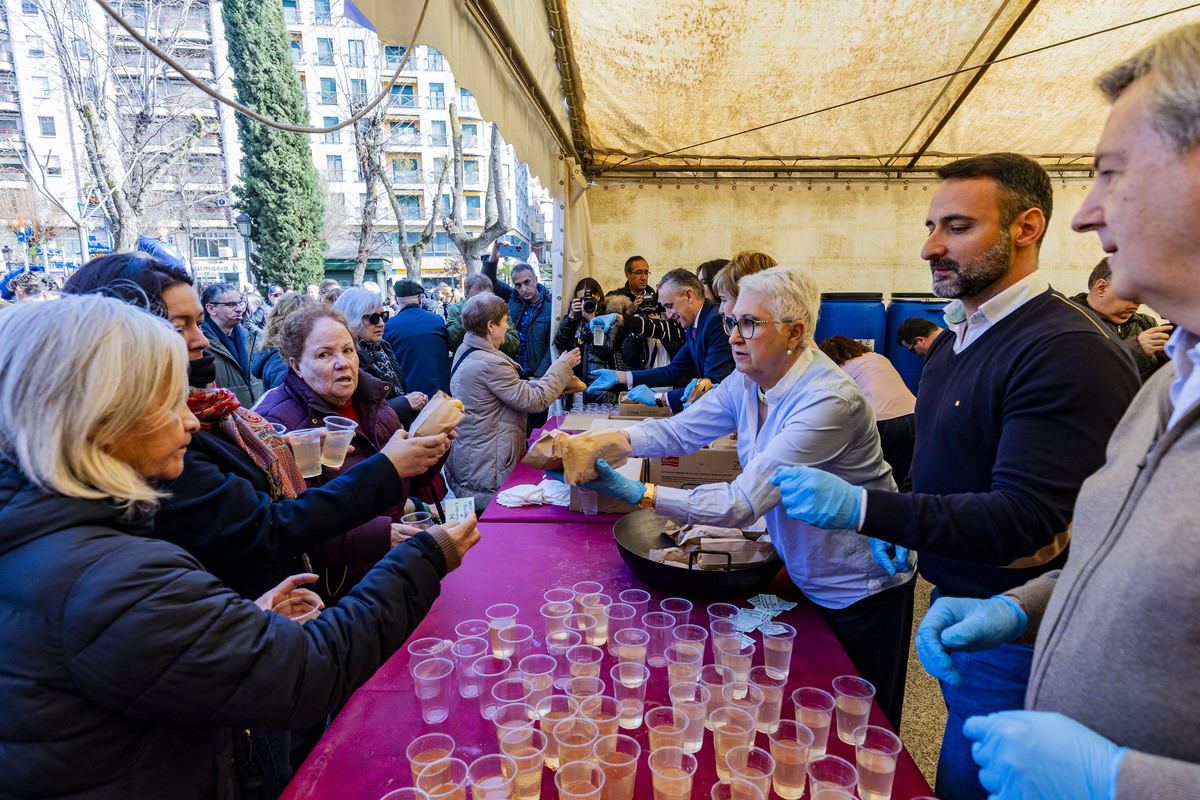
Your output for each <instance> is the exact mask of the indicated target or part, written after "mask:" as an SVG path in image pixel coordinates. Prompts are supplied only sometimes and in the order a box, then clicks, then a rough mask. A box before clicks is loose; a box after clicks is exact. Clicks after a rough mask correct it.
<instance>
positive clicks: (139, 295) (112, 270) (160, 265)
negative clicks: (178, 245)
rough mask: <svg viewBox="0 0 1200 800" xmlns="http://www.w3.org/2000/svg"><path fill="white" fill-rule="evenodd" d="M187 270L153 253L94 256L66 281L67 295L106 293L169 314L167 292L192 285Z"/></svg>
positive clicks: (152, 310) (151, 311) (153, 310)
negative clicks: (164, 298)
mask: <svg viewBox="0 0 1200 800" xmlns="http://www.w3.org/2000/svg"><path fill="white" fill-rule="evenodd" d="M191 285H192V276H191V275H189V274H188V273H187V271H186V270H184V269H182V268H180V267H177V266H175V265H174V264H168V263H167V262H166V261H163V260H162V259H161V258H158V257H156V256H152V255H150V254H149V253H142V252H137V251H131V252H126V253H113V254H112V255H107V256H100V257H99V258H93V259H92V260H91V261H89V262H88V263H86V264H84V265H83V266H82V267H80V268H79V271H78V272H76V273H75V274H74V275H72V276H71V277H70V278H68V279H67V282H66V283H65V284H63V291H64V292H65V293H67V294H103V295H106V296H108V297H115V298H117V299H118V300H122V301H124V302H126V303H129V304H131V305H135V306H138V307H140V308H145V309H146V310H148V311H149V312H150V313H152V314H157V315H158V316H160V317H166V316H167V307H166V303H164V302H163V292H165V291H166V290H167V289H170V288H171V287H172V286H191Z"/></svg>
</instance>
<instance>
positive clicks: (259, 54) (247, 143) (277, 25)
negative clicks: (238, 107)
mask: <svg viewBox="0 0 1200 800" xmlns="http://www.w3.org/2000/svg"><path fill="white" fill-rule="evenodd" d="M222 18H223V19H224V21H225V34H226V40H227V41H228V44H229V63H230V66H232V67H233V87H234V89H235V90H237V96H238V100H239V101H241V102H242V103H243V104H244V105H246V106H247V107H249V108H251V109H253V110H254V111H256V112H258V113H259V114H262V115H263V116H265V117H268V118H270V119H274V120H278V121H280V122H286V123H291V124H296V125H308V124H309V118H308V108H307V107H306V106H305V104H304V93H303V91H302V89H301V88H300V78H299V76H298V75H297V73H296V68H295V67H294V66H293V65H292V57H291V54H290V52H289V47H290V46H291V45H290V37H289V36H288V32H287V26H286V25H285V24H284V20H283V4H282V3H280V2H279V0H225V2H224V4H223V8H222ZM237 126H238V138H239V139H240V140H241V144H242V185H241V186H239V187H236V188H235V190H234V191H236V192H237V195H238V198H239V202H238V207H239V208H241V209H242V210H243V211H245V212H246V214H247V215H248V216H249V217H250V220H251V228H250V236H251V238H252V239H253V240H254V242H255V244H257V245H258V255H257V257H256V258H254V259H253V260H252V262H251V271H252V272H253V276H252V277H253V280H254V281H255V283H257V284H258V285H259V287H260V289H261V290H262V291H263V293H264V294H266V287H267V286H268V285H270V284H272V283H281V284H283V285H284V286H287V287H290V288H293V289H299V290H300V291H304V287H305V286H307V285H309V284H311V283H318V282H320V280H321V278H322V277H323V276H324V274H325V240H324V238H323V237H322V235H321V221H322V217H323V215H324V208H325V200H324V196H323V194H322V191H321V187H320V184H319V183H318V181H317V172H316V170H315V169H314V168H313V163H312V157H311V155H310V153H309V143H308V137H307V135H305V134H302V133H287V132H285V131H281V130H278V129H276V128H271V127H268V126H266V125H263V124H262V123H260V122H255V121H254V120H252V119H250V118H249V117H247V116H245V115H243V114H238V115H237Z"/></svg>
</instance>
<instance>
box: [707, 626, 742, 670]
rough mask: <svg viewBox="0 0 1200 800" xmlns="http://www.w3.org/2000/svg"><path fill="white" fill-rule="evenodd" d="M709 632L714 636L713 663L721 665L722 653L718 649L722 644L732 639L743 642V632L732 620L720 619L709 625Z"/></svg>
mask: <svg viewBox="0 0 1200 800" xmlns="http://www.w3.org/2000/svg"><path fill="white" fill-rule="evenodd" d="M708 632H709V633H710V634H711V635H712V652H713V661H714V662H716V663H718V664H719V663H721V652H720V650H719V649H718V648H719V647H720V645H721V643H722V642H725V641H728V640H730V639H732V640H735V641H738V642H740V641H742V632H741V631H739V630H738V629H737V625H736V624H735V623H734V621H733V620H732V619H725V618H718V619H714V620H713V621H711V622H710V623H708Z"/></svg>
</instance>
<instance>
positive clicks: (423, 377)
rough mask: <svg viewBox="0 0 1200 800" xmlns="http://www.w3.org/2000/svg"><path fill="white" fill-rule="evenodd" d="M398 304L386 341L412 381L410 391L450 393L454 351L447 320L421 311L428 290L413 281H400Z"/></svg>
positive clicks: (397, 286)
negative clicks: (451, 352) (422, 301)
mask: <svg viewBox="0 0 1200 800" xmlns="http://www.w3.org/2000/svg"><path fill="white" fill-rule="evenodd" d="M394 288H395V291H396V304H397V305H399V306H400V310H399V311H397V312H396V316H394V317H392V318H391V319H389V320H388V321H387V324H386V325H384V326H383V338H384V340H385V341H386V342H387V343H388V344H389V345H391V348H392V352H393V353H394V354H395V355H396V362H397V363H398V364H399V365H400V370H401V371H402V372H403V373H404V377H405V379H406V380H407V381H408V389H409V391H413V392H424V393H425V394H426V395H427V396H428V397H433V396H434V395H435V394H437V393H438V392H439V391H442V392H445V393H446V394H450V355H449V354H450V350H449V345H448V344H447V341H448V340H447V338H446V321H445V320H443V319H442V318H441V317H439V316H438V315H437V314H434V313H433V312H432V311H426V310H425V309H423V308H421V298H422V297H424V296H425V289H424V288H423V287H422V286H421V284H419V283H417V282H416V281H413V280H407V279H406V280H402V281H396V284H395V287H394Z"/></svg>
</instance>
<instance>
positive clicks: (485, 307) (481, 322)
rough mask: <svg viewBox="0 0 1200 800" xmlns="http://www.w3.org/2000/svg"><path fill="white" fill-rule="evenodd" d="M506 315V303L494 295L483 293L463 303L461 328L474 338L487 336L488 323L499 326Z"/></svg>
mask: <svg viewBox="0 0 1200 800" xmlns="http://www.w3.org/2000/svg"><path fill="white" fill-rule="evenodd" d="M507 314H508V303H506V302H504V301H503V300H501V299H500V298H499V297H497V296H496V295H494V294H490V293H487V292H484V293H482V294H477V295H475V296H474V297H471V298H468V299H467V302H465V303H463V308H462V326H463V327H464V328H465V329H467V330H468V331H470V332H471V333H473V334H475V335H476V336H487V332H488V323H489V322H495V323H497V324H499V322H500V320H502V319H504V317H505V316H506V315H507Z"/></svg>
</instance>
